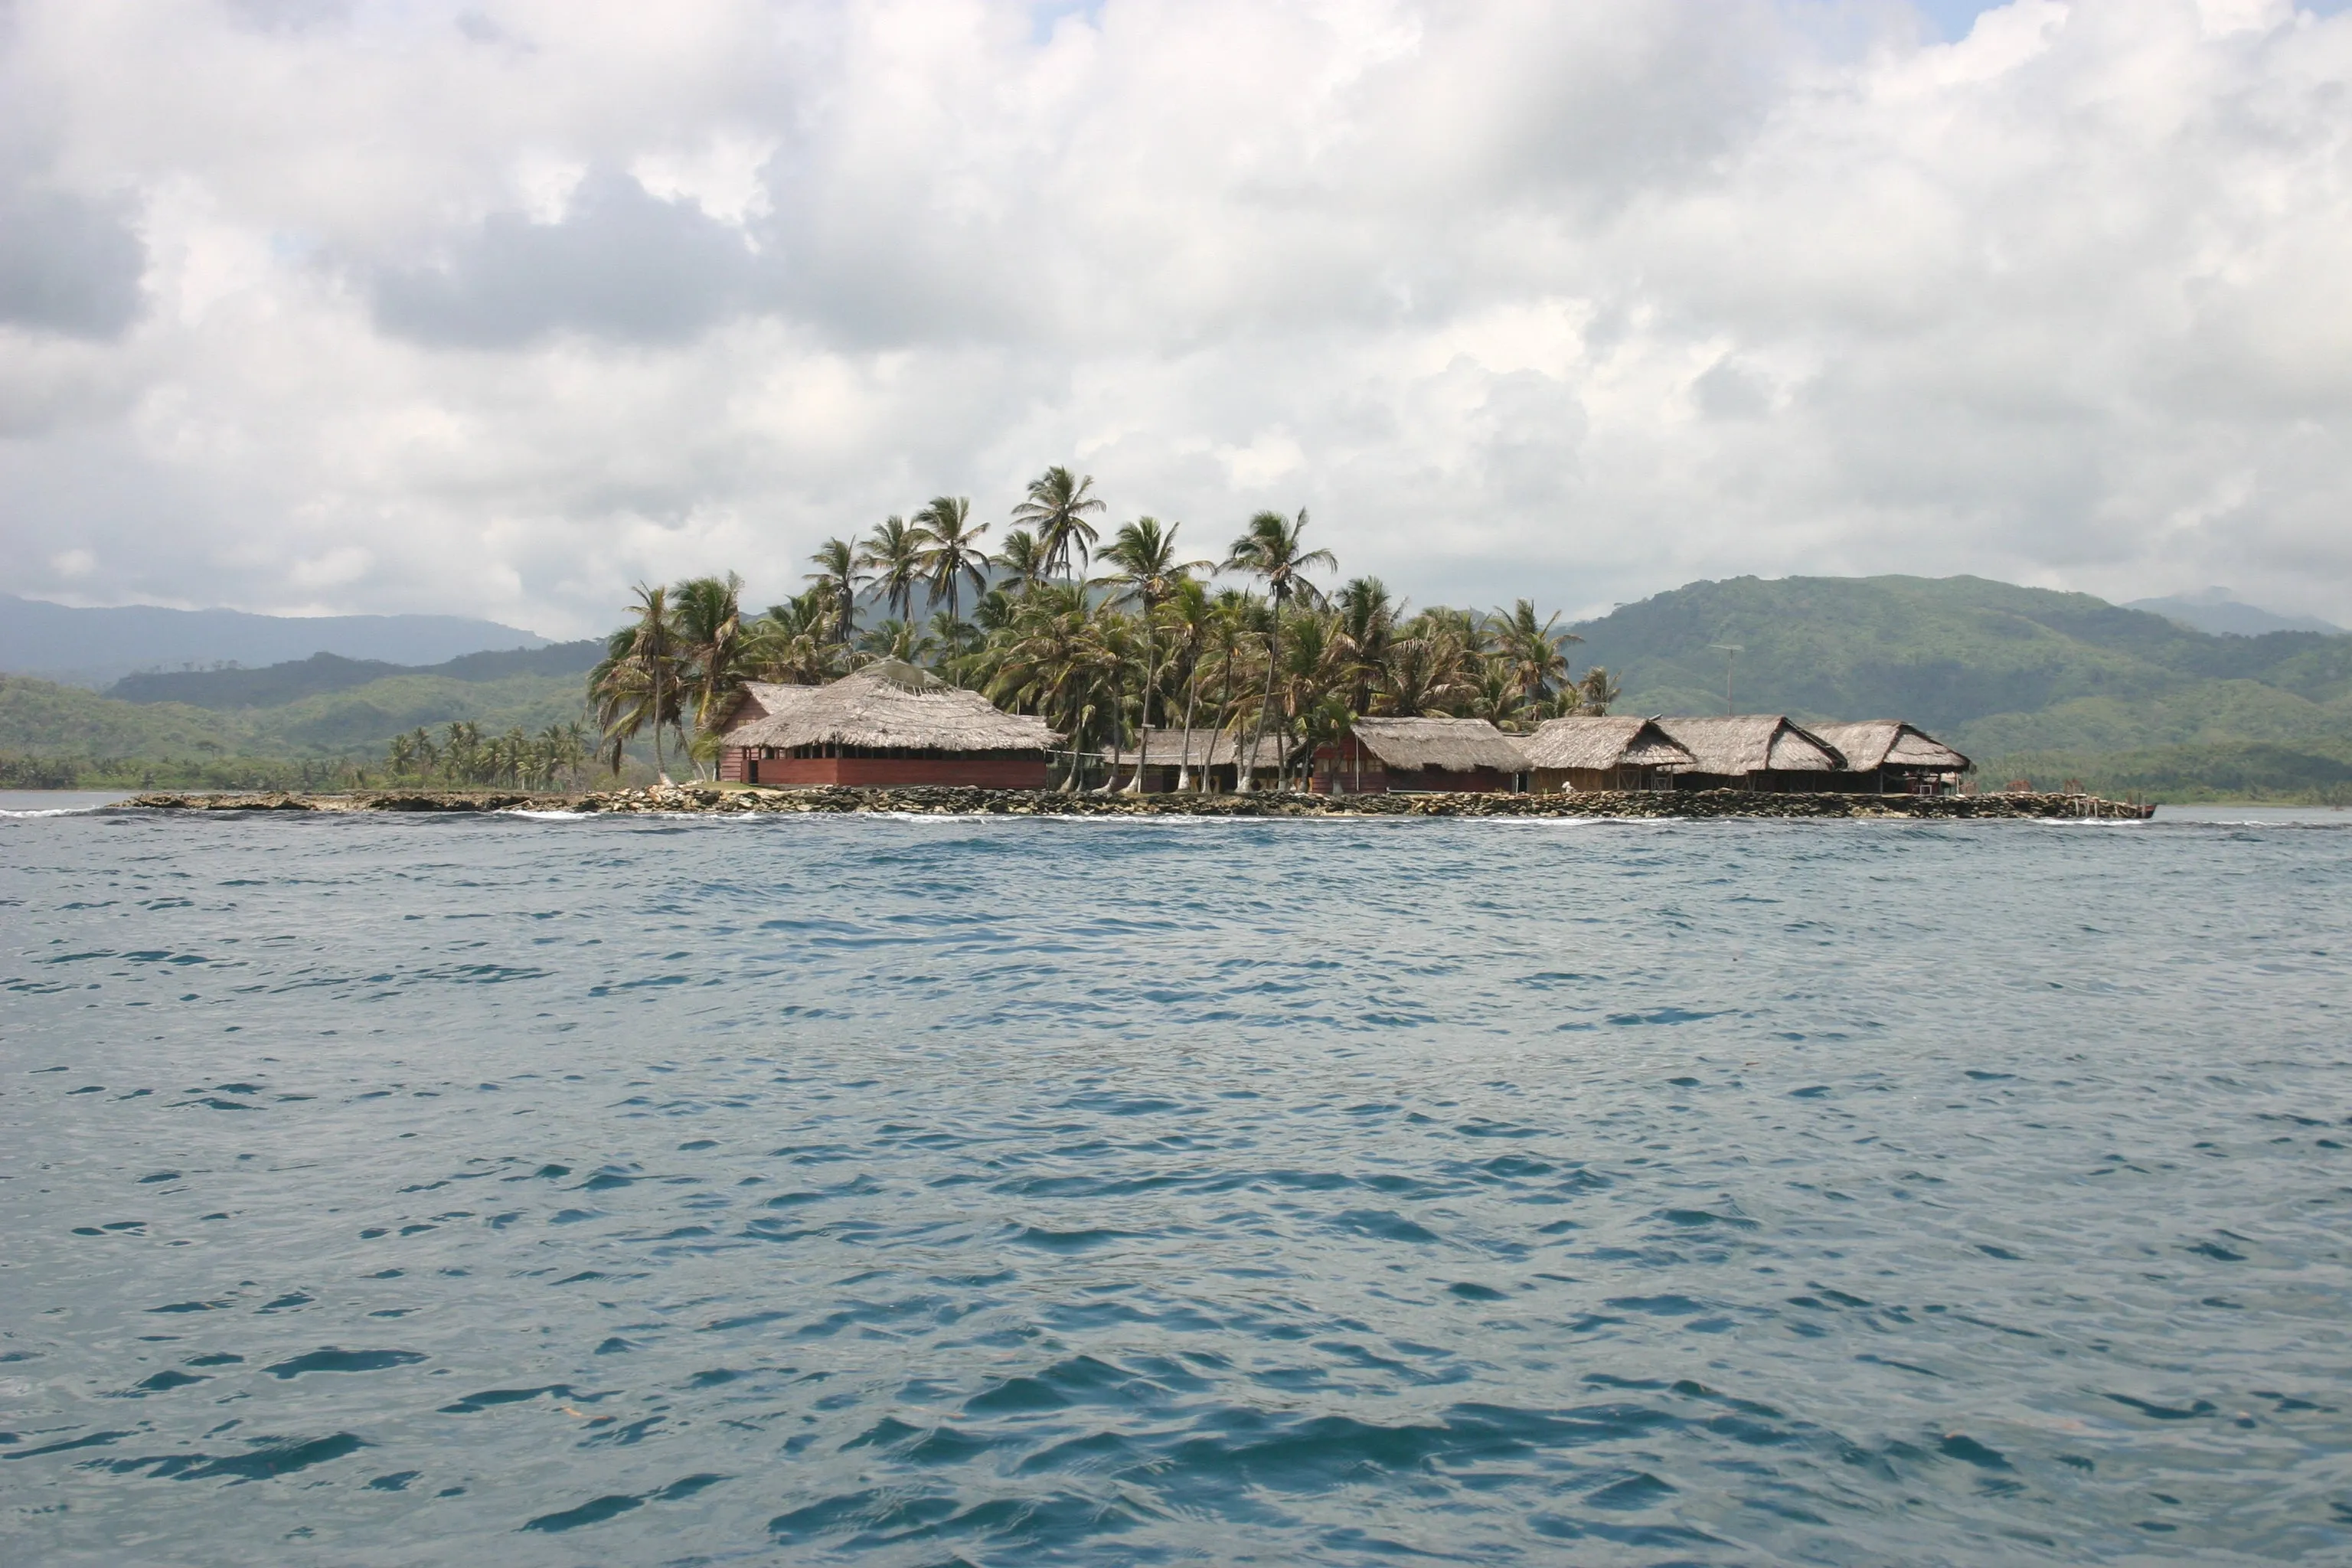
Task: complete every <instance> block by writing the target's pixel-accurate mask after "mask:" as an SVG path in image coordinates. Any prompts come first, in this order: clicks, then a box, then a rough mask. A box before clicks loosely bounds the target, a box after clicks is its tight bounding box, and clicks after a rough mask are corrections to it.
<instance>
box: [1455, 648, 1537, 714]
mask: <svg viewBox="0 0 2352 1568" xmlns="http://www.w3.org/2000/svg"><path fill="white" fill-rule="evenodd" d="M1468 695H1469V702H1468V707H1469V710H1470V711H1469V714H1468V715H1467V716H1468V717H1470V718H1473V719H1484V720H1485V721H1486V722H1487V723H1489V724H1492V725H1494V726H1495V727H1496V729H1498V730H1515V729H1517V728H1518V721H1519V716H1520V715H1521V714H1522V713H1524V712H1525V711H1526V710H1527V706H1528V694H1527V689H1526V688H1525V687H1523V686H1521V685H1520V684H1519V672H1518V669H1517V666H1515V665H1514V664H1513V663H1512V662H1511V661H1510V660H1509V659H1507V658H1490V659H1487V660H1486V661H1485V662H1484V663H1483V664H1482V665H1481V666H1480V668H1479V670H1478V679H1477V683H1476V684H1475V686H1473V687H1472V688H1471V689H1470V691H1469V694H1468Z"/></svg>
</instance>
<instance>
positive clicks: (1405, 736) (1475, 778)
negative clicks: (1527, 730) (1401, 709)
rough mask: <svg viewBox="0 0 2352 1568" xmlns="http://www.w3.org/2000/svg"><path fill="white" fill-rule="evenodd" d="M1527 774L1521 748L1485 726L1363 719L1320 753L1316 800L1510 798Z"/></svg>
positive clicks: (1479, 722)
mask: <svg viewBox="0 0 2352 1568" xmlns="http://www.w3.org/2000/svg"><path fill="white" fill-rule="evenodd" d="M1527 771H1528V759H1527V754H1526V753H1525V752H1522V751H1520V750H1519V745H1518V742H1517V741H1516V740H1514V739H1513V738H1512V737H1511V736H1508V735H1506V734H1504V733H1503V732H1502V731H1500V730H1497V729H1496V728H1495V726H1493V725H1492V724H1489V723H1488V722H1486V720H1484V719H1359V720H1357V721H1356V722H1355V724H1354V725H1353V726H1352V727H1351V728H1350V729H1349V731H1348V732H1347V733H1346V734H1345V735H1342V736H1341V737H1340V738H1339V741H1338V742H1326V743H1324V744H1323V745H1320V746H1318V747H1317V748H1316V749H1315V772H1314V775H1313V778H1312V781H1311V783H1310V784H1309V786H1308V787H1309V788H1311V789H1313V790H1314V791H1315V793H1316V794H1318V795H1385V794H1388V793H1389V792H1390V791H1391V790H1480V791H1507V790H1516V789H1517V788H1519V787H1520V781H1521V780H1522V778H1523V777H1524V776H1525V774H1526V773H1527Z"/></svg>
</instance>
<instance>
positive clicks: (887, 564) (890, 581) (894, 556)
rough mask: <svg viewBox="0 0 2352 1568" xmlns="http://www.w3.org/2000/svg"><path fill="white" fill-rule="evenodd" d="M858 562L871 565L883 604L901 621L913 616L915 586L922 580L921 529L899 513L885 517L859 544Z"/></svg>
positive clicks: (873, 579) (911, 618) (909, 619)
mask: <svg viewBox="0 0 2352 1568" xmlns="http://www.w3.org/2000/svg"><path fill="white" fill-rule="evenodd" d="M857 563H858V564H859V565H860V566H867V567H871V568H873V572H874V575H873V577H872V579H871V581H872V582H873V584H874V585H875V586H876V587H877V588H879V589H881V590H882V603H883V605H884V607H886V608H887V609H892V610H896V611H897V612H898V618H899V619H900V620H902V621H911V620H913V619H914V618H915V589H916V587H917V586H918V585H919V584H921V582H922V580H923V531H922V530H921V529H919V528H909V527H908V526H907V520H906V519H905V518H902V517H887V518H884V519H883V520H882V526H881V527H879V528H877V529H876V530H875V531H873V532H872V533H869V534H867V535H866V540H865V542H864V543H862V544H860V545H859V546H858V552H857Z"/></svg>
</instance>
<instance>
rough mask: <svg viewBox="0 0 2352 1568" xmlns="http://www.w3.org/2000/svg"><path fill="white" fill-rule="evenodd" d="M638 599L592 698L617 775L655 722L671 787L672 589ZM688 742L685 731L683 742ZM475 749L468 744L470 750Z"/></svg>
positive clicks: (601, 667)
mask: <svg viewBox="0 0 2352 1568" xmlns="http://www.w3.org/2000/svg"><path fill="white" fill-rule="evenodd" d="M836 542H837V541H836ZM636 595H637V599H636V603H635V604H634V605H631V606H630V622H629V624H628V625H627V626H623V627H622V628H621V629H620V630H619V631H616V632H614V634H613V635H612V637H610V638H609V639H607V641H606V643H605V647H604V659H603V660H602V661H601V662H600V663H598V665H597V666H596V668H594V669H593V670H591V671H590V672H589V675H588V700H589V703H590V704H591V706H592V707H593V709H594V710H595V713H596V724H597V728H598V730H599V731H600V732H601V733H602V734H603V736H604V743H605V744H606V745H607V746H609V747H611V748H612V758H613V771H614V772H615V773H618V772H619V771H620V767H621V753H622V751H623V749H624V748H625V746H626V745H627V744H628V742H630V741H632V740H634V739H635V737H636V735H637V734H638V732H639V731H642V730H643V729H644V728H645V727H646V725H648V724H650V725H652V726H653V731H654V771H655V773H656V774H658V775H659V776H660V777H661V778H662V780H663V781H664V782H665V783H667V781H668V778H669V773H668V768H667V763H665V762H664V760H663V757H662V726H663V725H665V724H676V723H677V721H678V715H679V700H678V685H679V681H678V677H679V673H680V669H679V667H680V663H681V659H680V656H679V642H678V636H677V625H676V622H675V621H674V619H673V618H672V612H671V608H670V602H669V590H668V589H667V588H664V587H660V586H653V587H648V586H647V585H646V584H643V583H640V584H637V587H636ZM684 738H685V736H684V732H683V731H682V730H681V731H680V735H679V739H680V740H681V741H682V740H684ZM470 748H471V742H470V740H468V741H467V742H466V749H467V751H470ZM442 750H443V752H444V754H445V755H448V754H450V753H453V752H457V751H458V750H459V740H458V735H457V726H456V725H454V724H453V725H451V726H450V738H449V740H448V742H446V744H445V745H444V746H443V748H442Z"/></svg>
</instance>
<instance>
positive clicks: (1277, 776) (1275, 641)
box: [1239, 599, 1282, 791]
mask: <svg viewBox="0 0 2352 1568" xmlns="http://www.w3.org/2000/svg"><path fill="white" fill-rule="evenodd" d="M1281 658H1282V601H1281V600H1280V599H1276V601H1275V602H1274V631H1273V633H1272V635H1270V636H1269V637H1267V638H1266V641H1265V701H1264V702H1261V703H1260V704H1258V710H1257V724H1256V726H1255V728H1254V729H1253V730H1252V731H1251V732H1250V749H1249V755H1248V756H1247V757H1244V758H1243V759H1242V760H1241V769H1240V773H1239V776H1240V777H1241V778H1243V779H1248V780H1251V782H1252V783H1255V780H1254V779H1253V778H1252V770H1253V766H1254V764H1255V763H1256V762H1257V748H1258V742H1261V741H1263V740H1264V739H1265V720H1266V715H1267V714H1269V713H1271V712H1273V711H1274V667H1275V665H1276V663H1278V662H1279V661H1280V660H1281ZM1244 787H1247V785H1244ZM1274 787H1275V788H1276V790H1277V791H1278V790H1280V789H1281V788H1282V769H1281V767H1280V766H1279V764H1277V765H1276V768H1275V773H1274Z"/></svg>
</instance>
